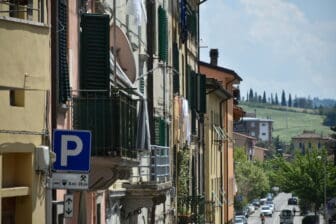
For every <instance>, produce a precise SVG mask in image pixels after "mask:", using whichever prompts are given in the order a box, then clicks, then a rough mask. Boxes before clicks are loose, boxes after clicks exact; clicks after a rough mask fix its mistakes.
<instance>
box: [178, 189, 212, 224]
mask: <svg viewBox="0 0 336 224" xmlns="http://www.w3.org/2000/svg"><path fill="white" fill-rule="evenodd" d="M177 211H178V220H179V221H178V223H179V224H185V223H198V224H201V223H213V212H214V202H212V201H206V200H205V197H204V195H197V196H185V197H180V198H178V199H177Z"/></svg>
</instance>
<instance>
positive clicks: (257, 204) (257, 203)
mask: <svg viewBox="0 0 336 224" xmlns="http://www.w3.org/2000/svg"><path fill="white" fill-rule="evenodd" d="M252 205H254V207H255V208H259V207H260V201H259V199H253V200H252Z"/></svg>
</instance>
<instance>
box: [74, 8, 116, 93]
mask: <svg viewBox="0 0 336 224" xmlns="http://www.w3.org/2000/svg"><path fill="white" fill-rule="evenodd" d="M109 22H110V19H109V16H108V15H102V14H82V18H81V29H82V32H81V49H80V51H81V62H80V63H81V66H80V68H81V70H80V73H81V74H80V88H81V89H89V90H109V85H110V60H109V50H110V49H109V48H110V47H109V44H110V40H109V39H110V37H109V34H110V26H109Z"/></svg>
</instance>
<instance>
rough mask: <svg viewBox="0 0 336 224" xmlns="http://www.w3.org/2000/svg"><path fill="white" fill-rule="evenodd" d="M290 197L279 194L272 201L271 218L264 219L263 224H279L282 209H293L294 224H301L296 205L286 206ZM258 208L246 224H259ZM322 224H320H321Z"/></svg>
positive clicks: (289, 195)
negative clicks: (294, 211) (294, 212)
mask: <svg viewBox="0 0 336 224" xmlns="http://www.w3.org/2000/svg"><path fill="white" fill-rule="evenodd" d="M290 197H291V194H286V193H279V194H278V195H277V196H276V197H275V198H274V199H273V203H274V212H273V216H272V217H266V218H265V221H266V222H265V224H279V223H280V217H279V215H280V211H281V210H282V209H291V210H292V209H293V207H295V209H296V211H297V212H296V214H295V217H294V224H301V222H302V218H303V217H302V216H300V215H299V212H298V211H299V207H298V206H297V205H288V203H287V202H288V198H290ZM260 223H261V219H260V208H259V209H257V210H256V211H255V212H254V213H252V214H251V215H250V216H249V218H248V224H260ZM321 223H322V222H321Z"/></svg>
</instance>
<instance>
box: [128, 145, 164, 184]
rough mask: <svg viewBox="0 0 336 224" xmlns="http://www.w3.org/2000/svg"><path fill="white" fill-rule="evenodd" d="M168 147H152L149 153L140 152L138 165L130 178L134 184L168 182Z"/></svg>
mask: <svg viewBox="0 0 336 224" xmlns="http://www.w3.org/2000/svg"><path fill="white" fill-rule="evenodd" d="M169 167H170V165H169V147H167V146H157V145H152V146H151V151H150V152H148V153H146V152H142V155H141V156H140V165H139V166H138V167H137V170H136V172H134V173H133V176H132V178H135V179H136V180H135V182H139V181H140V182H150V183H164V182H168V181H169V180H170V169H169Z"/></svg>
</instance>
